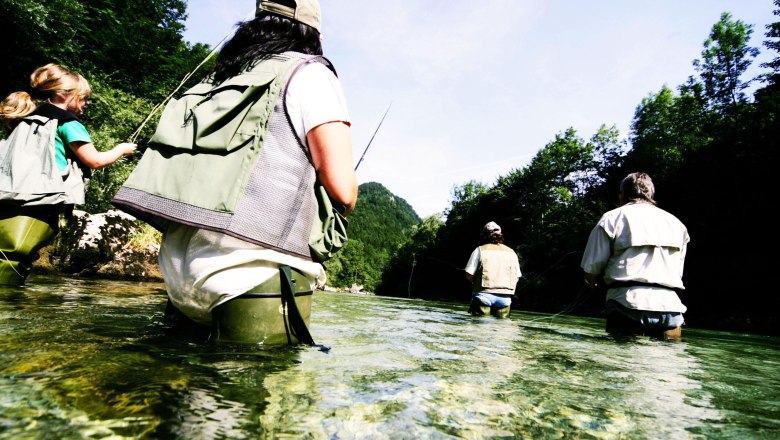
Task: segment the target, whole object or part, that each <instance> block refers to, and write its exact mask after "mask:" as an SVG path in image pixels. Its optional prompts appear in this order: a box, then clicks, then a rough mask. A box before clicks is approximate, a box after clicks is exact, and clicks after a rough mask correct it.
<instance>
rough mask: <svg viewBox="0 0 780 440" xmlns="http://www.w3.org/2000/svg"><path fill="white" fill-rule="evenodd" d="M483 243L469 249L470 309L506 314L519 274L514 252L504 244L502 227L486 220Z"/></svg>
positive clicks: (501, 315) (518, 263) (474, 313)
mask: <svg viewBox="0 0 780 440" xmlns="http://www.w3.org/2000/svg"><path fill="white" fill-rule="evenodd" d="M482 238H483V239H484V244H483V245H482V246H479V247H477V248H476V249H474V251H473V252H472V253H471V256H470V257H469V261H468V263H466V279H467V280H468V281H469V282H471V284H472V294H471V295H472V299H471V306H470V307H469V313H471V314H472V315H488V314H492V315H494V316H497V317H499V318H506V317H507V316H509V311H510V306H511V305H512V297H513V296H514V294H515V287H517V281H518V280H519V279H520V277H521V276H522V273H520V261H519V260H518V258H517V254H516V253H515V251H513V250H512V248H510V247H509V246H506V245H505V244H504V235H503V234H502V233H501V227H500V226H498V225H497V224H496V223H495V222H489V223H488V224H486V225H485V226H484V227H483V228H482Z"/></svg>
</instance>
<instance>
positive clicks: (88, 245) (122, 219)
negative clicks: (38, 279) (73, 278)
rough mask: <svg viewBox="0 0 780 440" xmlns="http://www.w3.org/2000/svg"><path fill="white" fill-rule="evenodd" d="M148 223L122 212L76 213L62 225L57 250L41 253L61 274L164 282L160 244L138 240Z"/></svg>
mask: <svg viewBox="0 0 780 440" xmlns="http://www.w3.org/2000/svg"><path fill="white" fill-rule="evenodd" d="M143 232H144V223H143V222H140V221H138V220H137V219H136V218H135V217H133V216H131V215H129V214H127V213H124V212H122V211H117V210H111V211H107V212H104V213H99V214H90V213H87V212H84V211H79V210H74V211H73V215H72V216H70V217H69V218H68V219H67V221H65V222H64V223H63V224H62V225H61V229H60V233H59V235H58V237H57V240H56V241H55V243H54V245H53V249H47V250H45V251H44V252H41V256H42V257H46V258H48V262H41V263H39V266H42V267H45V266H46V265H47V263H48V264H49V265H50V266H51V269H54V270H56V271H59V272H63V273H68V274H73V275H79V276H87V277H89V276H96V277H101V278H117V279H139V280H150V279H151V280H161V279H162V276H161V274H160V270H159V267H158V265H157V254H158V252H159V240H143V241H139V240H134V237H137V236H139V235H140V234H142V233H143Z"/></svg>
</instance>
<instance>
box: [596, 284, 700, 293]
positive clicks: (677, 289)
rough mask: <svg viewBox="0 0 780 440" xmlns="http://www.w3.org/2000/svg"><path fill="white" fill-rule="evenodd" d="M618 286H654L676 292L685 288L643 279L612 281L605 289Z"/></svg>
mask: <svg viewBox="0 0 780 440" xmlns="http://www.w3.org/2000/svg"><path fill="white" fill-rule="evenodd" d="M619 287H656V288H659V289H666V290H674V291H675V292H677V293H680V292H682V291H683V290H685V289H681V288H677V287H669V286H664V285H663V284H658V283H646V282H644V281H613V282H612V283H611V284H608V285H607V289H617V288H619Z"/></svg>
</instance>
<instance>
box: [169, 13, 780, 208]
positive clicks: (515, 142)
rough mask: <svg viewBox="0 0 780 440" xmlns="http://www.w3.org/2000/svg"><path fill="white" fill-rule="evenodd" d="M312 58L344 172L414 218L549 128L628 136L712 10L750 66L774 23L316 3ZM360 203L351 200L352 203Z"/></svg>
mask: <svg viewBox="0 0 780 440" xmlns="http://www.w3.org/2000/svg"><path fill="white" fill-rule="evenodd" d="M187 3H188V7H187V13H188V18H187V20H186V22H185V26H186V30H185V32H184V37H185V39H186V40H187V41H189V42H192V43H196V42H197V43H205V44H208V45H209V46H212V47H213V46H215V45H217V44H219V42H220V41H222V40H223V38H225V37H226V36H227V35H230V34H231V32H232V31H233V30H234V29H235V25H236V24H237V23H238V22H240V21H243V20H247V19H251V18H252V17H253V16H254V9H255V2H254V1H248V0H188V2H187ZM320 5H321V8H322V15H323V25H322V40H323V48H324V52H325V56H326V57H327V58H328V59H330V60H331V61H332V62H333V64H334V66H335V67H336V70H337V72H338V76H339V79H340V80H341V83H342V85H343V88H344V93H345V96H346V99H347V105H348V108H349V113H350V118H351V120H352V140H353V154H354V160H355V163H357V162H358V160H359V159H360V157H361V155H363V152H364V150H365V148H366V146H367V145H368V143H369V140H370V139H371V136H372V135H373V134H374V132H375V130H376V129H377V126H378V124H379V122H380V120H381V118H382V115H383V114H384V113H385V111H386V110H387V109H388V107H389V111H388V113H387V117H386V118H385V120H384V122H383V123H382V126H381V128H380V129H379V131H378V132H377V133H376V136H375V137H374V140H373V142H371V145H370V148H369V150H368V152H367V153H366V154H365V157H364V158H363V161H362V162H361V164H360V167H359V168H358V170H357V178H358V183H365V182H379V183H381V184H382V185H384V186H385V187H386V188H387V189H388V190H390V191H391V192H392V193H393V194H395V195H396V196H398V197H401V198H403V199H405V200H406V201H407V202H408V203H409V204H410V205H411V206H412V208H414V210H415V211H416V212H417V214H418V215H419V216H420V217H422V218H425V217H427V216H430V215H436V214H439V213H442V212H444V211H445V210H446V209H447V208H448V207H449V206H450V204H451V201H452V192H453V189H454V188H455V187H457V186H460V185H463V184H465V183H467V182H469V181H472V180H473V181H477V182H481V183H483V184H485V185H487V186H492V185H493V184H494V183H495V181H496V179H497V178H498V177H499V176H504V175H506V174H508V173H509V172H511V171H512V170H514V169H521V168H523V167H525V166H526V165H528V163H529V162H530V160H531V159H532V158H533V157H534V155H536V153H537V152H538V151H539V150H540V149H541V148H543V147H544V146H545V145H546V144H548V143H549V142H551V141H552V140H554V139H555V136H556V134H559V133H562V132H564V131H566V130H567V129H568V128H574V129H575V130H576V131H577V133H578V135H579V136H580V137H581V138H583V139H586V140H587V139H589V138H590V137H591V136H593V135H594V134H595V133H596V132H597V130H598V129H599V127H600V126H602V125H606V126H608V127H611V126H615V127H617V128H618V130H619V131H620V133H621V137H623V138H627V137H628V136H629V134H630V124H631V119H632V117H633V115H634V111H635V109H636V107H637V105H638V104H639V103H640V102H641V100H642V99H643V98H645V97H647V96H649V95H650V94H652V93H656V92H658V91H659V90H660V89H661V88H662V87H663V86H664V85H666V86H668V87H670V88H672V89H673V90H676V87H677V86H679V85H680V84H682V83H683V82H685V80H686V79H687V78H688V77H689V76H691V75H694V74H695V71H694V68H693V60H695V59H697V58H701V52H702V49H703V47H704V41H705V40H706V39H707V37H708V36H709V33H710V31H711V29H712V26H713V25H714V24H715V23H716V22H717V21H718V20H719V19H720V15H721V13H723V12H729V13H731V15H732V16H733V18H734V19H737V20H741V21H743V22H744V23H746V24H752V25H753V34H752V37H751V40H750V43H749V44H750V46H753V47H758V48H759V49H761V55H760V56H759V57H758V58H757V61H756V62H755V63H754V67H753V69H752V70H751V71H750V72H749V74H748V75H747V76H748V77H753V76H755V75H757V74H758V73H760V72H762V71H764V70H763V69H761V68H760V67H759V66H758V65H759V64H760V63H761V62H765V61H767V60H769V59H773V58H775V57H777V54H776V53H771V52H768V50H767V49H766V48H765V47H764V46H763V42H764V41H765V33H766V28H765V26H766V25H767V24H769V23H772V22H775V21H778V20H780V18H778V17H777V16H775V15H773V10H774V9H775V6H774V4H773V2H772V0H653V1H640V0H588V1H585V0H483V1H480V2H474V1H468V0H395V1H376V0H320ZM359 204H360V200H358V205H359Z"/></svg>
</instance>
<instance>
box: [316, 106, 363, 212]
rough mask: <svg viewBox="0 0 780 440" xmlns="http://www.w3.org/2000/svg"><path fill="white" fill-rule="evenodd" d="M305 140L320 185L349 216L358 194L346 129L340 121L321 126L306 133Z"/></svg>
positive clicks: (348, 134)
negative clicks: (342, 206)
mask: <svg viewBox="0 0 780 440" xmlns="http://www.w3.org/2000/svg"><path fill="white" fill-rule="evenodd" d="M306 138H307V141H308V143H309V150H310V151H311V158H312V162H314V169H315V170H316V171H317V175H318V176H319V179H320V183H322V186H323V187H325V190H326V191H327V192H328V195H330V197H331V198H332V199H333V200H334V201H335V202H338V203H341V204H342V205H344V207H345V208H346V214H345V215H349V213H351V212H352V210H353V209H355V204H356V203H357V193H358V187H357V177H356V176H355V170H354V168H353V162H352V135H351V133H350V129H349V125H347V124H345V123H344V122H341V121H336V122H328V123H325V124H321V125H318V126H316V127H314V128H312V129H311V130H309V132H308V133H307V134H306Z"/></svg>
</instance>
